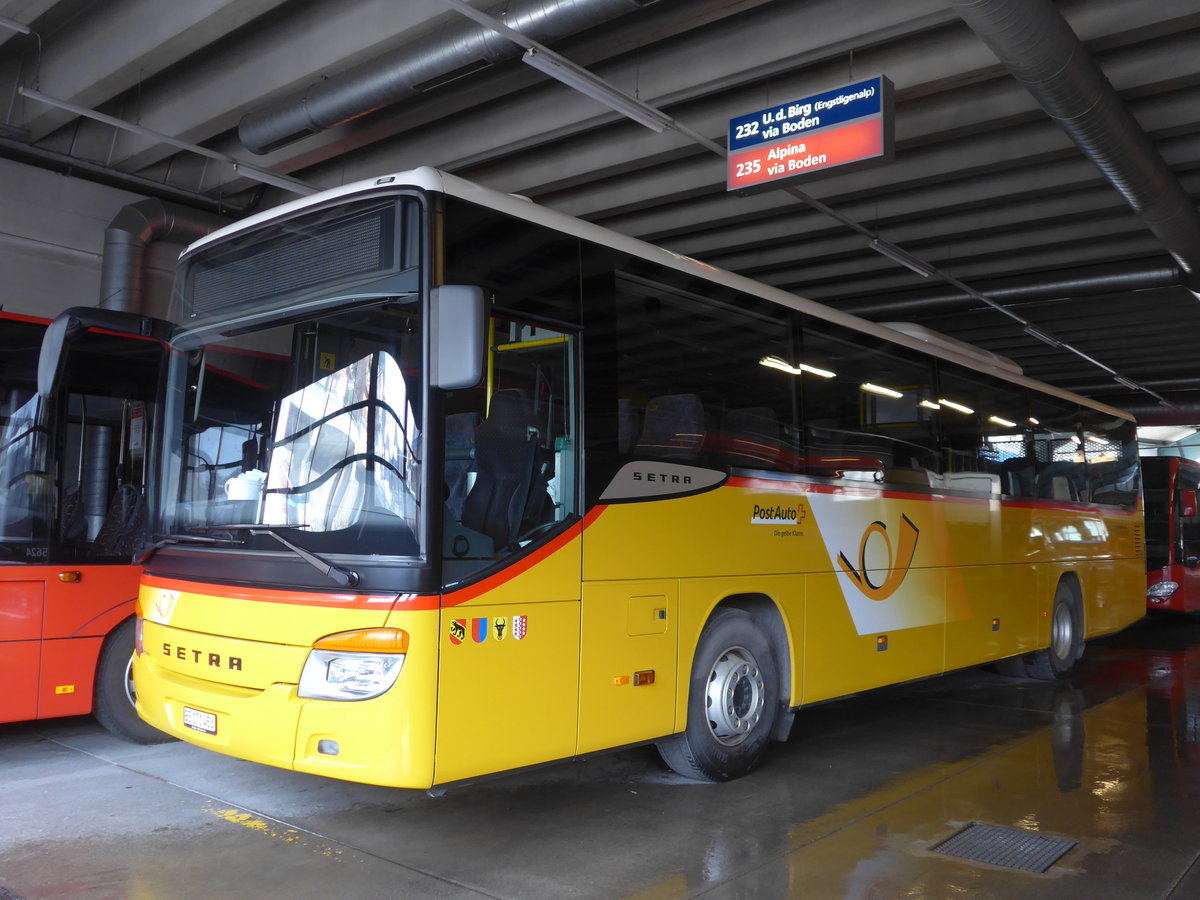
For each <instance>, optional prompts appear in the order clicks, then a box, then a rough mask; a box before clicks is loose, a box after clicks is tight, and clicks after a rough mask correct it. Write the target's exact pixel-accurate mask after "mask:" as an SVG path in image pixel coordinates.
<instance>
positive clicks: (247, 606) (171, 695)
mask: <svg viewBox="0 0 1200 900" xmlns="http://www.w3.org/2000/svg"><path fill="white" fill-rule="evenodd" d="M148 581H149V582H150V583H143V585H142V589H141V596H140V601H139V604H140V609H141V611H142V638H143V641H142V645H143V649H144V651H145V652H143V653H141V654H140V655H135V658H134V679H135V682H136V684H137V689H138V698H137V704H138V712H139V714H140V715H141V716H142V718H144V719H146V721H148V722H151V723H152V724H154V725H155V726H156V727H158V728H160V729H162V730H163V731H165V732H167V733H168V734H172V735H174V736H176V737H179V738H181V739H183V740H186V741H190V742H191V743H194V744H197V745H198V746H202V747H206V748H208V749H211V750H216V751H218V752H221V753H226V754H229V755H231V756H236V757H239V758H242V759H249V760H252V761H254V762H261V763H265V764H268V765H273V766H278V767H281V768H285V769H295V770H297V771H303V772H310V773H313V774H317V775H326V776H330V777H334V778H343V779H348V780H352V781H360V782H365V783H371V784H385V785H391V786H396V787H414V788H426V787H429V786H431V785H432V783H433V780H432V779H433V742H434V715H435V710H434V698H435V697H436V696H437V666H438V659H437V654H438V645H437V635H438V621H439V618H438V610H437V609H436V608H431V609H418V610H412V609H405V608H404V606H405V602H404V600H403V598H402V599H401V600H400V601H399V602H397V598H396V597H394V596H392V597H367V598H363V597H357V598H355V597H353V595H344V596H338V595H309V594H303V593H300V592H282V593H280V592H271V591H253V592H244V595H243V596H231V595H229V594H226V595H222V594H221V593H220V592H219V591H220V588H214V587H210V586H207V585H205V586H203V589H204V591H205V592H204V593H199V592H198V591H189V590H185V589H184V588H185V587H186V583H183V582H180V583H179V584H178V586H175V585H173V584H170V583H167V582H165V581H163V580H160V579H148ZM193 587H195V588H200V587H201V586H199V585H193ZM427 600H428V602H429V605H436V598H427ZM393 605H396V606H397V607H399V608H398V609H396V610H395V611H392V612H389V610H390V609H391V607H392V606H393ZM156 619H157V620H158V621H156ZM232 623H236V625H234V624H232ZM385 624H386V625H389V626H392V627H397V628H402V629H403V630H404V631H406V632H408V634H409V651H408V653H407V654H406V656H405V660H404V663H403V665H402V667H401V671H400V675H399V678H398V679H397V683H396V685H395V686H393V688H392V689H391V690H389V691H387V692H385V693H384V694H382V695H380V696H379V697H375V698H372V699H369V700H358V701H337V700H315V699H305V698H300V697H299V696H298V695H297V683H298V681H299V678H300V672H301V670H302V668H303V666H304V661H305V659H306V658H307V656H308V651H309V649H310V648H311V646H312V644H313V642H314V641H316V640H318V639H319V638H321V637H324V636H326V635H329V634H333V633H337V632H340V631H348V630H352V629H355V628H372V627H379V626H382V625H385ZM185 625H186V626H188V627H183V626H185ZM222 628H224V629H227V630H234V629H235V628H236V631H237V633H239V634H241V635H247V636H249V635H257V636H259V638H258V639H257V640H255V639H253V638H251V637H230V636H229V635H228V634H227V633H226V634H220V633H219V632H218V629H222ZM202 629H207V630H202ZM264 636H269V637H270V640H264V639H262V638H263V637H264ZM185 706H186V707H188V708H190V709H193V710H197V711H199V712H201V713H209V714H211V715H213V716H215V717H216V734H206V733H203V732H200V731H196V730H194V729H192V728H188V727H186V726H185V725H184V723H183V722H184V712H183V710H184V707H185ZM321 741H333V742H336V744H337V753H336V755H333V754H330V753H321V752H319V751H318V745H319V744H320V742H321Z"/></svg>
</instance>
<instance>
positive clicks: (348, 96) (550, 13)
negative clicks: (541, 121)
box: [238, 0, 653, 154]
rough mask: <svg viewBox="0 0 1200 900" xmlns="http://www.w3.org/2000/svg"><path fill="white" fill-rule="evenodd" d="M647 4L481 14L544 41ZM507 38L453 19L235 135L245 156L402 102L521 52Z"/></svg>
mask: <svg viewBox="0 0 1200 900" xmlns="http://www.w3.org/2000/svg"><path fill="white" fill-rule="evenodd" d="M649 2H653V0H508V2H504V3H500V4H497V5H495V6H492V7H491V8H490V9H488V10H487V12H488V13H489V14H490V15H492V16H495V17H496V18H498V19H501V20H502V21H503V22H504V23H505V24H507V25H508V26H509V27H510V28H513V29H515V30H517V31H519V32H521V33H522V34H524V35H527V36H528V37H530V38H533V39H534V40H536V41H539V42H552V41H556V40H561V39H562V38H564V37H567V36H569V35H572V34H576V33H578V32H580V31H583V30H585V29H587V28H592V27H594V26H596V25H600V24H602V23H604V22H607V21H609V20H610V19H615V18H617V17H618V16H622V15H624V14H626V13H629V12H633V11H634V10H637V9H640V8H641V7H643V6H647V5H649ZM522 52H523V51H522V48H521V47H518V46H517V45H516V44H514V43H513V42H512V41H510V40H509V39H508V38H505V37H501V36H500V35H498V34H496V33H495V32H494V31H492V30H491V29H488V28H483V27H481V26H480V25H477V24H475V23H474V22H469V21H467V20H466V19H463V18H462V17H460V16H454V17H453V18H447V19H446V20H445V23H444V24H442V25H440V26H438V27H437V28H436V29H435V30H434V31H432V32H429V33H427V34H425V35H424V36H423V37H422V38H421V39H420V40H417V41H412V42H410V43H408V44H405V45H404V46H402V47H397V48H396V49H395V50H392V51H390V52H388V53H386V54H384V55H383V56H379V57H376V58H375V59H373V60H370V61H368V62H365V63H362V64H361V65H358V66H356V67H354V68H353V69H350V70H348V71H346V72H343V73H342V74H340V75H335V76H334V77H332V78H329V79H326V80H325V81H318V82H317V83H316V84H313V85H310V86H309V87H308V88H307V89H306V90H305V91H304V92H303V93H301V94H300V95H299V96H295V97H291V98H289V99H287V100H284V101H281V102H279V103H276V104H273V105H271V106H268V107H266V108H264V109H260V110H258V111H257V112H250V113H247V114H246V115H245V116H243V117H242V120H241V122H239V123H238V138H239V139H240V140H241V142H242V145H243V146H244V147H246V149H248V150H250V151H251V152H253V153H260V154H261V153H268V152H269V151H271V150H275V149H276V148H278V147H283V146H285V145H287V144H290V143H292V142H293V141H297V140H299V139H300V138H303V137H307V136H308V135H310V134H317V133H319V132H321V131H324V130H326V129H328V128H333V127H334V126H335V125H340V124H342V123H343V122H348V121H349V120H351V119H355V118H358V117H359V116H362V115H365V114H367V113H369V112H374V111H375V110H377V109H381V108H382V107H385V106H389V105H390V104H393V103H396V102H397V101H400V100H403V99H405V98H406V97H411V96H414V95H416V94H420V93H422V92H424V91H427V90H430V89H431V88H435V87H439V86H441V85H443V84H447V83H448V82H450V81H453V80H454V79H456V78H461V77H463V76H466V75H471V74H473V73H475V72H478V71H480V70H482V69H486V68H488V67H489V66H492V65H494V64H496V63H497V62H501V61H502V60H506V59H511V58H514V57H516V56H518V55H519V54H520V53H522Z"/></svg>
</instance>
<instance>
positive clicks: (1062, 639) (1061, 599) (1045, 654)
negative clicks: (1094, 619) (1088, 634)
mask: <svg viewBox="0 0 1200 900" xmlns="http://www.w3.org/2000/svg"><path fill="white" fill-rule="evenodd" d="M1082 652H1083V629H1082V628H1081V627H1080V621H1079V614H1078V603H1077V601H1076V598H1075V592H1074V591H1073V590H1071V587H1070V585H1068V584H1067V583H1066V582H1065V581H1060V582H1059V583H1058V590H1057V591H1055V592H1054V606H1053V609H1052V611H1051V613H1050V646H1049V647H1047V648H1046V649H1045V650H1039V651H1038V652H1037V653H1033V654H1030V655H1029V656H1028V657H1027V658H1026V663H1025V665H1026V672H1027V673H1028V675H1029V676H1030V677H1031V678H1040V679H1041V680H1043V681H1054V680H1056V679H1059V678H1062V677H1063V676H1064V675H1066V674H1067V672H1069V671H1070V670H1071V667H1072V666H1073V665H1075V660H1077V659H1079V657H1080V655H1081V654H1082Z"/></svg>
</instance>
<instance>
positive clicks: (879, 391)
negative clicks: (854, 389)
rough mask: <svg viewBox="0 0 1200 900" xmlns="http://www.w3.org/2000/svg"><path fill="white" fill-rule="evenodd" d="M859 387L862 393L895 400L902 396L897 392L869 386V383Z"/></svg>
mask: <svg viewBox="0 0 1200 900" xmlns="http://www.w3.org/2000/svg"><path fill="white" fill-rule="evenodd" d="M859 387H860V388H862V389H863V390H864V391H870V392H871V393H872V394H883V396H885V397H895V398H896V399H900V398H901V397H903V396H904V395H903V394H902V393H900V392H899V391H893V390H892V389H891V388H888V387H881V386H879V385H877V384H871V382H869V381H868V382H866V383H864V384H860V385H859Z"/></svg>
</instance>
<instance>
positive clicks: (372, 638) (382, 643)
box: [313, 628, 408, 653]
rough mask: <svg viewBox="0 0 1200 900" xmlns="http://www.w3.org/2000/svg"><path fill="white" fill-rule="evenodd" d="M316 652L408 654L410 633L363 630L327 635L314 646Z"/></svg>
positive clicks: (383, 629)
mask: <svg viewBox="0 0 1200 900" xmlns="http://www.w3.org/2000/svg"><path fill="white" fill-rule="evenodd" d="M313 649H314V650H346V651H352V652H358V653H407V652H408V632H407V631H403V630H401V629H399V628H361V629H358V630H355V631H339V632H338V633H337V634H327V635H326V636H325V637H323V638H321V639H319V640H318V641H316V643H314V644H313Z"/></svg>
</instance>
